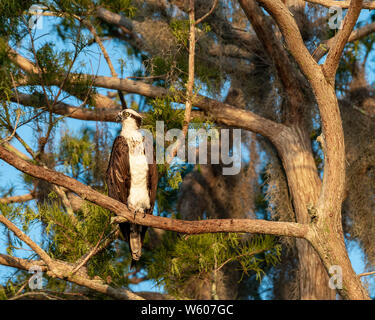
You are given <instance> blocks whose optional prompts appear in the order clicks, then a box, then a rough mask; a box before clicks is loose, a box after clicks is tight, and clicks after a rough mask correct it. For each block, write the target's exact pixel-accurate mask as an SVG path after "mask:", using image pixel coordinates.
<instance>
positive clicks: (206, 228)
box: [0, 146, 308, 238]
mask: <svg viewBox="0 0 375 320" xmlns="http://www.w3.org/2000/svg"><path fill="white" fill-rule="evenodd" d="M0 158H1V159H3V160H4V161H6V162H7V163H9V164H10V165H12V166H14V167H15V168H17V169H18V170H20V171H22V172H24V173H27V174H29V175H31V176H33V177H35V178H39V179H43V180H46V181H48V182H50V183H53V184H56V185H59V186H61V187H65V188H66V189H68V190H70V191H72V192H74V193H76V194H77V195H79V196H80V197H82V198H83V199H86V200H88V201H90V202H93V203H95V204H97V205H99V206H102V207H103V208H106V209H108V210H110V211H112V212H114V213H115V214H117V215H119V216H122V217H124V218H125V219H126V220H127V221H129V222H132V223H137V224H140V225H145V226H150V227H155V228H159V229H165V230H171V231H176V232H180V233H186V234H199V233H210V232H249V233H262V234H274V235H283V236H291V237H298V238H303V237H305V236H306V233H307V231H308V226H307V225H301V224H298V223H292V222H272V221H264V220H252V219H223V220H220V219H212V220H202V221H183V220H174V219H170V218H164V217H156V216H152V215H145V217H143V216H142V215H136V216H134V214H133V213H132V212H130V211H129V209H128V208H127V206H126V205H125V204H123V203H121V202H119V201H117V200H114V199H112V198H110V197H108V196H105V195H104V194H101V193H99V192H97V191H95V190H93V189H91V188H90V187H88V186H86V185H84V184H82V183H80V182H79V181H77V180H75V179H73V178H70V177H68V176H66V175H64V174H62V173H59V172H56V171H53V170H50V169H46V168H42V167H40V166H37V165H34V164H32V163H29V162H27V161H25V160H22V159H20V158H18V157H17V156H16V155H14V154H13V153H11V152H9V151H7V150H6V149H4V148H3V147H1V146H0Z"/></svg>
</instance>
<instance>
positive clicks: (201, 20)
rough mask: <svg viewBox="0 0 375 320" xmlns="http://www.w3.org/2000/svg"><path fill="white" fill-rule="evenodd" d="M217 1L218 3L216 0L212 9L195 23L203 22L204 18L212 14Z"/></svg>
mask: <svg viewBox="0 0 375 320" xmlns="http://www.w3.org/2000/svg"><path fill="white" fill-rule="evenodd" d="M217 3H218V0H214V4H213V5H212V8H211V9H210V11H208V12H207V13H206V14H205V15H204V16H203V17H201V18H199V19H198V20H197V21H196V22H195V25H197V24H200V23H202V22H203V20H204V19H206V18H207V17H208V16H209V15H210V14H211V13H212V12H213V11H214V10H215V8H216V6H217Z"/></svg>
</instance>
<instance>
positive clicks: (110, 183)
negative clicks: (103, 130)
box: [107, 136, 130, 204]
mask: <svg viewBox="0 0 375 320" xmlns="http://www.w3.org/2000/svg"><path fill="white" fill-rule="evenodd" d="M128 155H129V148H128V144H127V143H126V140H125V138H124V137H122V136H118V137H117V138H116V139H115V141H114V142H113V147H112V152H111V156H110V159H109V163H108V169H107V187H108V196H110V197H111V198H114V199H116V200H118V201H121V202H122V203H125V204H127V202H128V196H129V190H130V166H129V156H128Z"/></svg>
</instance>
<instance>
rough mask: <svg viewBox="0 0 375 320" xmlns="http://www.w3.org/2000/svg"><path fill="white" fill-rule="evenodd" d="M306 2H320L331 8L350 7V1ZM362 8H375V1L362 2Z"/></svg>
mask: <svg viewBox="0 0 375 320" xmlns="http://www.w3.org/2000/svg"><path fill="white" fill-rule="evenodd" d="M305 1H306V2H310V3H314V4H320V5H322V6H324V7H327V8H330V7H339V8H343V9H347V8H349V7H350V1H348V0H346V1H335V0H305ZM362 9H369V10H373V9H375V1H371V2H365V3H363V4H362Z"/></svg>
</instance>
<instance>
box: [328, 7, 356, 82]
mask: <svg viewBox="0 0 375 320" xmlns="http://www.w3.org/2000/svg"><path fill="white" fill-rule="evenodd" d="M362 3H363V0H352V1H351V2H350V7H349V10H348V13H347V14H346V16H345V18H344V22H343V27H342V29H341V30H340V31H339V33H338V34H337V36H336V37H335V42H334V44H333V45H332V47H331V48H330V50H329V52H328V55H327V59H326V61H325V62H324V64H323V73H324V75H325V77H326V78H327V79H328V80H329V82H330V83H331V84H333V83H334V79H335V74H336V70H337V68H338V65H339V62H340V59H341V54H342V51H343V50H344V47H345V45H346V43H347V42H348V39H349V37H350V35H351V33H352V31H353V28H354V26H355V24H356V22H357V19H358V16H359V14H360V13H361V10H362Z"/></svg>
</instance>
